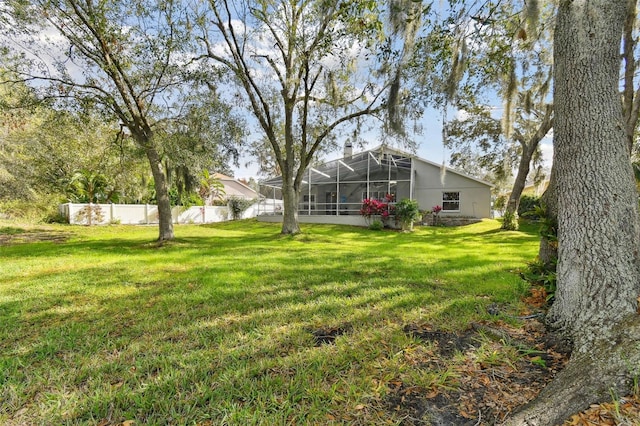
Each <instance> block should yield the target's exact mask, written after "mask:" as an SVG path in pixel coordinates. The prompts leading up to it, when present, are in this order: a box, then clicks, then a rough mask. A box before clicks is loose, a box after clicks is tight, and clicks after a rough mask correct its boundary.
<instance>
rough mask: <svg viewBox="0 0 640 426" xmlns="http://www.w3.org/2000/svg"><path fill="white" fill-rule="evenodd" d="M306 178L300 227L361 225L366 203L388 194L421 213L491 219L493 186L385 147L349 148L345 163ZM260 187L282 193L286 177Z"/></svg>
mask: <svg viewBox="0 0 640 426" xmlns="http://www.w3.org/2000/svg"><path fill="white" fill-rule="evenodd" d="M305 175H306V179H305V180H304V181H303V185H302V190H301V195H300V200H299V203H298V215H299V220H300V221H301V222H315V223H345V224H362V223H361V222H362V221H361V218H360V208H361V206H362V201H363V200H364V199H367V198H373V199H378V200H384V199H385V198H386V196H387V194H390V195H391V196H392V197H393V199H394V200H396V201H399V200H402V199H403V198H410V199H414V200H417V201H418V204H419V206H420V209H422V210H431V209H432V207H434V206H441V207H442V212H441V213H440V216H441V217H447V216H456V217H469V218H489V217H491V188H492V185H491V184H490V183H487V182H484V181H482V180H479V179H476V178H473V177H471V176H468V175H466V174H464V173H460V172H458V171H455V170H453V169H450V168H446V167H443V166H442V165H440V164H437V163H434V162H431V161H428V160H425V159H422V158H419V157H417V156H416V155H414V154H410V153H407V152H403V151H401V150H398V149H394V148H390V147H388V146H385V145H382V146H379V147H377V148H374V149H371V150H368V151H363V152H359V153H356V154H354V153H353V151H352V147H351V145H350V144H347V145H345V152H344V156H343V157H342V158H340V159H337V160H333V161H330V162H327V163H325V164H323V165H319V166H314V167H309V168H308V169H307V170H306V171H305ZM261 185H264V186H267V187H272V188H281V187H282V177H276V178H273V179H269V180H266V181H263V182H261ZM264 220H269V221H275V220H276V219H268V218H267V219H264Z"/></svg>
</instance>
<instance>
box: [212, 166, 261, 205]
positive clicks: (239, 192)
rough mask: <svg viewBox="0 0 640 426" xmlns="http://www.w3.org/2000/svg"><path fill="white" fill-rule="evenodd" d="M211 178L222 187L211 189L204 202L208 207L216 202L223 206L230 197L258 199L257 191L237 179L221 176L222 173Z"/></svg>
mask: <svg viewBox="0 0 640 426" xmlns="http://www.w3.org/2000/svg"><path fill="white" fill-rule="evenodd" d="M212 177H213V179H215V180H217V181H218V182H220V183H221V184H222V187H221V188H219V187H213V188H212V189H211V194H210V195H209V197H208V198H207V202H206V204H208V205H211V204H213V203H215V202H216V201H218V203H222V204H225V202H226V200H227V199H229V198H231V197H236V198H243V199H245V200H257V199H258V198H260V196H259V195H258V192H257V191H255V190H254V189H252V188H251V187H249V186H248V185H246V184H244V183H243V182H241V181H239V180H237V179H234V178H232V177H229V176H226V175H223V174H222V173H214V174H213V176H212Z"/></svg>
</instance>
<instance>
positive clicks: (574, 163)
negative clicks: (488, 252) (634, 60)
mask: <svg viewBox="0 0 640 426" xmlns="http://www.w3.org/2000/svg"><path fill="white" fill-rule="evenodd" d="M626 11H627V0H617V1H611V0H598V1H585V0H581V1H573V2H568V1H563V2H562V3H561V5H560V9H559V12H558V22H557V28H556V33H555V44H554V46H555V51H554V58H555V60H554V63H555V92H554V105H555V108H556V126H555V133H554V145H555V150H554V162H555V165H556V176H555V177H556V180H557V182H556V183H557V189H558V192H557V200H558V259H559V261H558V290H557V293H556V302H555V303H554V305H553V307H552V309H551V315H550V317H551V318H552V319H553V322H554V323H555V324H556V325H557V326H559V327H560V328H561V329H563V330H566V332H567V333H568V334H569V335H570V336H571V337H572V338H573V339H574V342H575V345H576V348H575V349H577V351H578V352H584V351H587V350H589V345H590V344H591V342H592V341H593V340H594V339H596V338H597V337H598V336H602V335H603V333H606V330H608V329H610V328H611V327H612V326H613V325H614V324H616V323H617V322H618V321H619V320H620V319H622V318H623V317H625V316H626V315H629V314H632V313H635V312H636V308H637V301H636V298H637V296H638V282H639V279H640V276H639V275H638V263H637V261H638V253H637V250H638V211H637V204H638V200H637V194H636V190H635V184H634V181H633V174H632V170H631V163H630V159H629V153H628V149H627V142H626V133H625V129H624V125H623V123H624V120H623V117H622V104H621V102H620V94H619V90H618V72H619V69H620V55H619V47H620V40H621V35H622V27H623V23H624V20H625V13H626Z"/></svg>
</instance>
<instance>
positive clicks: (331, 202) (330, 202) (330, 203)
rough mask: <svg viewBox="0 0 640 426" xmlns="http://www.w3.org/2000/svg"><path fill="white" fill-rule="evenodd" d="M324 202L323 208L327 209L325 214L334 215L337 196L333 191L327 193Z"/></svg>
mask: <svg viewBox="0 0 640 426" xmlns="http://www.w3.org/2000/svg"><path fill="white" fill-rule="evenodd" d="M324 201H325V206H326V207H325V208H326V209H327V211H326V214H328V215H335V214H336V207H337V204H338V194H336V192H335V191H333V192H331V191H327V193H326V196H325V200H324Z"/></svg>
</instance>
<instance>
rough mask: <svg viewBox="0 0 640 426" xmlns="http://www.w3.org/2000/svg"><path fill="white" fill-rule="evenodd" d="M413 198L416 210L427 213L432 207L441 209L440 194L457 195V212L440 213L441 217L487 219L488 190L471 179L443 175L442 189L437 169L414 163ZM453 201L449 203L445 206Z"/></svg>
mask: <svg viewBox="0 0 640 426" xmlns="http://www.w3.org/2000/svg"><path fill="white" fill-rule="evenodd" d="M414 170H415V176H414V177H415V183H414V190H413V191H414V192H413V193H414V198H415V199H416V200H417V201H418V204H419V205H420V209H422V210H431V208H432V207H434V206H444V204H446V203H447V201H446V200H443V194H444V193H459V200H457V201H458V205H459V209H458V211H446V210H443V211H442V212H441V213H440V215H441V216H470V217H476V218H489V217H491V187H489V186H488V185H486V184H483V183H481V182H478V181H476V180H473V179H471V178H468V177H465V176H462V175H459V174H457V173H454V172H452V171H447V172H446V173H445V175H444V185H443V184H442V182H441V177H440V167H438V166H436V165H433V164H430V163H426V162H424V161H421V160H417V159H414ZM454 204H456V201H455V200H454V201H453V202H449V205H450V206H451V205H454Z"/></svg>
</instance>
